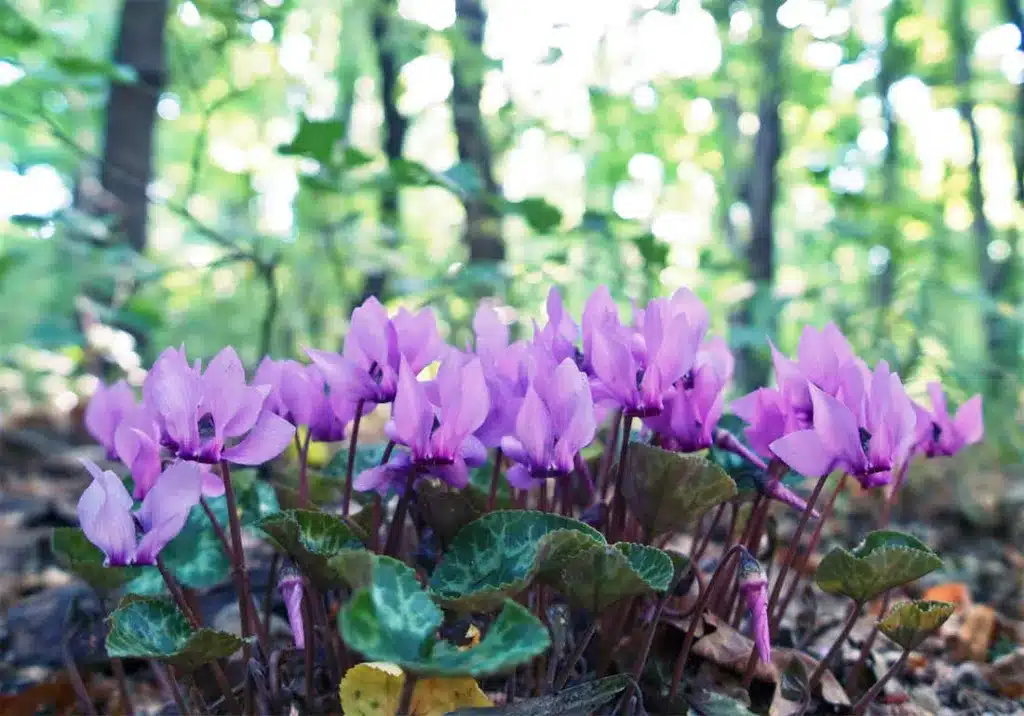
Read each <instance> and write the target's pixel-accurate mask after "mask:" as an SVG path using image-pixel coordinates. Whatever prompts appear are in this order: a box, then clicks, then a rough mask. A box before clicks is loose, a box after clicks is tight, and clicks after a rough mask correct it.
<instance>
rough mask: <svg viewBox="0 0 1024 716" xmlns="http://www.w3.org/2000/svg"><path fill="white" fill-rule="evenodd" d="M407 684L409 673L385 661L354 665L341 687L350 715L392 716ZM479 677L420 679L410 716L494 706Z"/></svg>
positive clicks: (347, 713) (341, 694) (342, 704)
mask: <svg viewBox="0 0 1024 716" xmlns="http://www.w3.org/2000/svg"><path fill="white" fill-rule="evenodd" d="M403 684H405V674H404V673H402V670H401V669H400V668H399V667H398V666H396V665H395V664H390V663H387V662H383V661H375V662H368V663H365V664H359V665H357V666H353V667H352V668H351V669H349V670H348V671H347V672H345V678H343V679H342V680H341V686H340V687H339V688H338V692H339V695H340V696H341V708H342V710H343V711H344V713H345V714H346V716H391V715H392V714H394V713H395V711H397V710H398V701H399V698H400V696H401V693H402V686H403ZM493 705H494V704H493V703H492V702H491V700H490V699H488V698H487V696H485V695H484V692H483V691H481V690H480V687H479V685H477V683H476V681H475V680H473V679H471V678H469V677H456V678H429V679H420V680H419V681H417V682H416V688H415V689H414V690H413V693H412V707H411V708H410V710H409V714H410V716H444V714H446V713H448V712H450V711H455V710H456V709H460V708H466V707H470V706H493Z"/></svg>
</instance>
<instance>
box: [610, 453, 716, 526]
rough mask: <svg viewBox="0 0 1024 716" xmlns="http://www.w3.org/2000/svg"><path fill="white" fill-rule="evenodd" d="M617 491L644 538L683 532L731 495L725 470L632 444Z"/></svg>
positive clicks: (696, 458) (703, 460) (693, 458)
mask: <svg viewBox="0 0 1024 716" xmlns="http://www.w3.org/2000/svg"><path fill="white" fill-rule="evenodd" d="M626 460H627V463H626V475H625V479H624V480H623V486H622V491H623V494H624V495H625V497H626V501H627V502H628V503H629V506H630V507H631V508H632V510H633V512H634V513H635V514H636V516H637V517H638V518H639V520H640V523H641V524H642V525H643V527H644V529H645V530H646V531H647V534H649V535H651V536H652V537H653V536H656V535H659V534H664V533H665V532H674V531H678V530H681V529H683V528H684V527H686V526H687V525H688V524H689V523H690V522H692V521H693V520H695V519H696V518H698V517H700V516H701V515H703V514H704V513H705V512H706V511H707V510H708V509H710V508H712V507H714V506H715V505H718V504H720V503H722V502H725V501H726V500H728V499H730V498H732V497H733V496H735V495H736V483H735V482H733V481H732V478H730V477H729V476H728V475H727V474H726V473H725V471H724V470H723V469H722V468H721V467H719V466H718V465H716V464H714V463H713V462H711V461H710V460H708V459H706V458H704V457H701V456H699V455H684V454H681V453H676V452H669V451H668V450H662V449H661V448H658V447H654V446H652V445H644V444H643V443H632V444H631V445H630V447H629V455H628V456H627V458H626Z"/></svg>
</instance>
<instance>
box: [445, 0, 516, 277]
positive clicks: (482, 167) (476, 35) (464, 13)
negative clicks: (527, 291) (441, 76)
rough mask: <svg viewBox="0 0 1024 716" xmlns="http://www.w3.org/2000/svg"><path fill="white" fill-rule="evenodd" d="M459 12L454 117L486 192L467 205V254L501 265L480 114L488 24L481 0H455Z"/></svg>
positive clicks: (494, 191)
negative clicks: (462, 44) (462, 40)
mask: <svg viewBox="0 0 1024 716" xmlns="http://www.w3.org/2000/svg"><path fill="white" fill-rule="evenodd" d="M455 11H456V14H457V16H458V18H459V26H460V27H461V29H462V33H463V36H464V37H465V40H466V43H465V44H466V46H465V47H462V48H456V52H455V57H454V60H453V61H452V77H453V80H454V86H453V88H452V114H453V115H454V123H455V135H456V138H457V139H458V144H459V160H460V161H462V162H464V163H465V164H468V165H470V166H472V167H473V168H474V169H475V170H476V172H477V174H478V175H479V177H480V181H481V184H482V192H478V193H474V194H470V195H469V196H467V197H466V198H465V200H464V204H465V208H466V225H465V229H464V231H463V240H464V241H465V243H466V246H467V248H468V249H469V261H470V263H489V262H493V263H498V262H501V261H502V260H503V259H504V258H505V244H504V242H503V241H502V238H501V215H500V212H498V211H497V210H496V209H495V208H494V206H493V204H492V201H489V200H493V198H495V197H498V196H499V195H500V189H499V187H498V184H497V182H496V181H495V179H494V168H493V164H494V162H493V159H492V156H491V142H490V139H489V137H488V136H487V127H486V126H485V125H484V118H483V115H482V114H481V112H480V92H481V88H482V87H483V74H482V71H481V67H482V63H481V61H480V58H482V57H483V40H484V24H485V23H486V21H487V18H486V15H485V13H484V8H483V5H482V4H481V0H456V2H455Z"/></svg>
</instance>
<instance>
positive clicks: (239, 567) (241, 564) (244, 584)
mask: <svg viewBox="0 0 1024 716" xmlns="http://www.w3.org/2000/svg"><path fill="white" fill-rule="evenodd" d="M220 472H221V477H222V478H224V500H225V502H226V503H227V508H228V527H229V528H230V529H231V544H232V545H233V546H234V548H235V550H234V552H235V554H234V559H232V560H231V568H232V571H233V572H236V573H237V577H236V584H237V585H238V609H239V613H240V616H241V620H242V638H243V639H244V640H245V641H244V643H243V645H242V655H243V663H244V664H245V668H246V669H247V670H248V668H249V659H251V658H252V646H251V644H250V642H249V638H250V637H251V636H252V620H253V618H254V617H255V615H254V614H253V613H252V610H251V607H252V594H251V593H250V591H249V572H248V570H246V568H245V549H244V548H243V547H242V523H241V521H240V520H239V519H238V504H237V502H236V501H235V488H234V487H233V486H232V484H231V468H230V466H228V462H227V460H221V461H220ZM245 683H246V692H247V693H248V691H249V679H248V678H246V680H245ZM250 701H251V699H249V698H246V702H247V703H249V702H250Z"/></svg>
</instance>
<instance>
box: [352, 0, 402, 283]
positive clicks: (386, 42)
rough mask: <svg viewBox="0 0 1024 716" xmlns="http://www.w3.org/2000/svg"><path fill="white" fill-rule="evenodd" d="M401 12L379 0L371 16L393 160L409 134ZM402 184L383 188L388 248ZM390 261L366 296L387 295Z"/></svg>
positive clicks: (370, 279) (397, 228)
mask: <svg viewBox="0 0 1024 716" xmlns="http://www.w3.org/2000/svg"><path fill="white" fill-rule="evenodd" d="M396 13H397V8H396V3H395V2H394V0H376V3H375V5H374V8H373V16H372V18H371V29H372V34H373V42H374V48H375V50H376V52H377V68H378V70H379V72H380V94H381V101H382V102H383V104H384V154H385V155H386V156H387V158H388V161H389V162H392V161H394V160H396V159H401V158H402V149H403V147H404V146H405V135H406V132H407V131H408V129H409V120H408V119H407V118H406V117H405V116H403V115H402V113H401V112H399V111H398V74H399V71H400V70H401V69H402V62H401V58H400V57H399V54H398V47H397V42H396V37H395V36H394V35H393V33H392V32H391V28H392V26H393V23H394V18H395V14H396ZM398 192H399V190H398V187H397V186H394V185H389V184H385V186H384V187H383V188H382V189H381V192H380V204H379V207H380V217H379V225H380V230H381V232H382V234H383V238H384V246H385V247H386V249H387V250H389V251H392V250H394V249H395V248H396V247H397V246H398V243H399V240H398V237H399V235H400V233H401V219H402V217H401V211H400V204H399V195H398ZM386 267H387V262H382V264H381V266H379V267H377V268H375V269H374V270H373V272H372V273H370V274H369V275H368V276H367V277H366V285H365V287H364V289H363V293H364V298H366V297H369V296H377V297H379V298H383V297H384V294H385V293H386V291H387V283H388V271H387V268H386Z"/></svg>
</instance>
